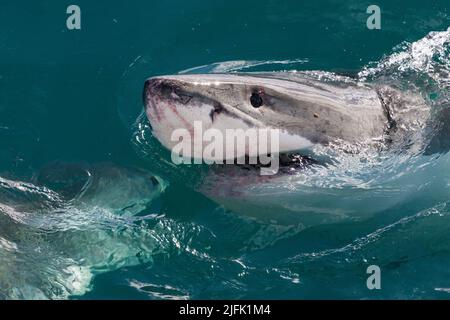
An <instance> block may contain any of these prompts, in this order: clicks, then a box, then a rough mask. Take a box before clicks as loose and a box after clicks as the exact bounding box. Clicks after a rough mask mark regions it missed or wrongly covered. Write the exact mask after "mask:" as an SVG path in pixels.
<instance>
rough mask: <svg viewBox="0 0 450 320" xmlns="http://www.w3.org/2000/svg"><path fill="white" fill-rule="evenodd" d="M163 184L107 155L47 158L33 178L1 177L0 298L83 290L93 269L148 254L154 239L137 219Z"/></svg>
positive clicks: (56, 295)
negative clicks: (93, 160)
mask: <svg viewBox="0 0 450 320" xmlns="http://www.w3.org/2000/svg"><path fill="white" fill-rule="evenodd" d="M164 188H165V185H164V182H163V181H162V180H160V179H159V178H158V177H156V176H154V175H152V174H151V173H149V172H147V171H145V170H141V169H135V168H128V167H121V166H117V165H114V164H110V163H100V164H95V165H87V164H79V163H61V162H57V163H52V164H50V165H47V166H46V167H44V168H42V170H40V171H39V172H38V173H37V174H36V176H35V177H34V181H33V183H31V182H23V181H16V180H8V179H4V178H2V177H0V261H1V262H2V263H1V264H0V300H2V299H62V298H68V297H69V296H71V295H82V294H84V293H86V292H87V291H88V290H89V288H90V284H91V280H92V279H93V277H94V276H95V275H97V274H99V273H104V272H107V271H111V270H116V269H118V268H120V267H123V266H133V265H138V264H140V263H143V262H146V261H149V260H150V259H151V256H152V253H153V250H157V248H158V242H157V241H154V238H153V237H152V236H151V233H152V230H147V229H146V228H143V227H142V225H141V224H142V223H145V221H148V220H149V219H147V218H148V217H149V213H148V211H149V210H153V209H152V205H153V202H154V200H156V199H157V198H158V197H159V195H160V194H161V192H163V190H164ZM146 208H147V209H148V210H146ZM155 210H156V209H155ZM142 212H145V217H140V216H139V214H142Z"/></svg>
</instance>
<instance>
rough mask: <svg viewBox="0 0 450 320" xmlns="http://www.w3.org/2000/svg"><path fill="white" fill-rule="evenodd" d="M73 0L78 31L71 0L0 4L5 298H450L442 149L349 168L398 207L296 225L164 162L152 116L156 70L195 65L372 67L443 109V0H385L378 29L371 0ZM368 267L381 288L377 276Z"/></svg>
mask: <svg viewBox="0 0 450 320" xmlns="http://www.w3.org/2000/svg"><path fill="white" fill-rule="evenodd" d="M76 2H77V4H78V5H79V6H80V8H81V26H82V28H81V30H76V31H69V30H68V29H67V28H66V18H67V14H66V8H67V6H68V5H70V4H72V2H67V1H57V2H56V1H44V0H42V1H39V2H37V1H36V2H28V3H26V2H17V1H3V3H2V4H1V10H0V61H1V63H0V298H6V299H8V298H28V299H30V298H37V299H44V298H52V299H64V298H73V299H105V298H114V299H166V298H167V299H188V298H190V299H200V298H204V299H211V298H226V299H228V298H230V299H237V298H258V299H259V298H270V299H274V298H276V299H283V298H286V299H305V298H339V299H341V298H344V299H346V298H356V299H370V298H389V299H396V298H442V299H447V298H449V297H450V296H449V291H450V289H448V288H450V269H449V265H450V253H449V249H450V209H449V203H448V201H449V197H448V194H449V191H450V189H449V181H450V176H449V174H448V167H449V161H450V158H449V156H448V154H442V155H436V156H432V157H426V156H423V155H421V156H419V157H415V158H410V157H400V159H398V158H395V161H396V162H397V163H394V164H392V163H388V162H382V163H381V168H382V169H383V168H385V169H384V170H382V169H380V166H378V167H376V166H374V168H371V167H367V166H363V168H362V169H363V170H358V168H360V167H359V166H358V165H355V166H353V167H352V166H349V168H348V170H347V171H344V172H345V173H346V177H351V178H352V179H354V180H352V181H356V182H355V183H354V188H355V189H358V188H364V186H365V185H366V183H368V181H372V182H373V181H375V185H376V187H379V189H377V190H381V191H380V193H381V194H382V195H381V196H380V197H378V198H377V199H378V200H377V201H381V202H385V203H387V204H388V205H387V206H386V208H383V209H382V210H381V209H380V210H379V212H377V214H376V216H374V217H371V218H368V219H367V220H364V221H349V222H345V223H339V224H334V225H323V226H317V227H314V228H308V229H302V228H300V227H298V226H297V225H276V224H273V223H270V222H267V221H258V220H254V219H251V218H249V217H247V216H246V215H242V214H237V213H234V212H230V211H227V210H225V209H223V208H222V207H220V206H219V205H217V204H216V203H214V202H212V201H210V200H208V199H207V198H206V197H205V196H203V195H202V194H201V193H199V192H197V191H196V190H193V189H192V188H190V183H189V182H188V181H187V180H185V179H181V178H177V172H169V173H168V172H167V170H166V169H165V168H163V167H162V165H161V162H162V161H160V160H161V159H160V157H163V155H160V154H159V153H156V151H155V150H158V143H157V141H155V140H154V139H152V137H151V134H150V133H149V130H148V123H147V122H146V121H145V119H143V118H142V117H141V116H140V115H141V112H142V88H143V83H144V80H145V79H146V78H148V77H150V76H154V75H160V74H173V73H178V72H180V71H182V70H187V69H190V68H193V67H197V66H206V67H203V68H201V69H197V71H198V70H200V71H203V72H206V71H208V72H209V71H211V70H213V69H214V68H215V67H217V66H219V67H220V68H222V70H225V71H254V70H256V71H261V70H264V71H274V70H277V71H278V70H293V69H295V70H326V71H336V72H345V73H347V74H353V75H355V74H357V73H358V72H359V71H361V70H363V69H364V70H365V72H363V73H361V74H360V77H364V78H366V79H367V80H368V81H377V80H380V79H383V76H385V77H388V78H401V79H402V81H404V83H406V84H410V85H411V84H412V85H414V86H417V87H420V90H421V92H424V93H426V94H427V95H428V96H429V97H430V99H431V100H433V101H435V102H433V103H434V104H436V105H438V106H443V107H445V106H448V105H449V102H448V101H449V100H448V92H449V90H448V88H449V87H448V85H449V83H448V78H449V77H448V75H449V73H448V71H449V65H450V61H449V52H450V51H449V48H448V47H449V45H448V43H449V42H448V37H449V35H448V32H445V31H446V30H447V28H449V26H450V13H449V7H448V1H427V2H422V1H396V2H393V1H382V2H380V1H378V2H377V3H376V4H378V5H379V6H380V7H381V18H382V25H381V30H368V29H367V28H366V19H367V17H368V14H367V13H366V8H367V7H368V5H370V4H372V3H371V2H368V1H329V0H328V1H311V2H309V1H302V2H300V1H284V2H283V3H280V2H279V1H245V2H244V1H208V2H205V1H197V0H191V1H175V0H174V1H164V2H163V1H137V0H136V1H129V2H126V3H125V2H124V3H120V4H119V3H113V2H112V1H95V3H94V2H93V1H81V0H78V1H76ZM433 31H434V32H439V33H432V34H430V35H429V33H430V32H433ZM427 35H428V39H429V40H428V41H427ZM421 39H424V40H423V41H422V42H418V41H420V40H421ZM442 39H444V41H443V42H442V41H441V40H442ZM445 39H447V40H446V42H445ZM414 44H416V45H414ZM382 59H384V60H383V61H385V62H386V63H385V64H381V65H377V63H376V62H377V61H380V60H382ZM421 59H422V60H421ZM224 61H241V62H240V63H239V64H238V65H237V67H236V64H234V66H235V67H233V68H230V65H229V64H228V65H227V64H225V65H224V64H219V65H213V64H214V63H219V62H224ZM191 72H192V71H191ZM194 72H195V71H194ZM384 165H386V166H384ZM372 169H373V170H372ZM195 170H196V169H192V171H188V173H189V174H190V175H191V176H195V175H196V171H195ZM341 173H342V172H341ZM154 176H155V177H154ZM329 177H330V176H327V177H326V178H329ZM397 178H398V179H397ZM155 179H156V180H155ZM324 179H325V178H324ZM377 179H378V180H377ZM324 181H325V182H327V183H328V182H329V180H324ZM333 181H334V180H333ZM346 181H347V180H346ZM322 182H323V181H322ZM347 182H348V181H347ZM330 183H331V182H330ZM325 185H326V183H325ZM321 190H322V191H323V188H322V189H321ZM358 190H359V189H358ZM356 194H358V193H357V191H355V197H356ZM350 198H351V197H350ZM300 199H301V198H299V201H300ZM380 199H381V200H380ZM326 205H327V206H328V208H331V209H333V208H335V206H336V203H333V202H329V203H326ZM373 205H374V204H373V203H371V202H370V201H368V203H367V207H369V206H373ZM312 214H314V212H312ZM372 264H375V265H379V266H380V268H381V270H382V289H381V290H374V291H370V290H368V289H367V287H366V279H367V277H368V275H367V274H366V269H367V267H368V266H369V265H372Z"/></svg>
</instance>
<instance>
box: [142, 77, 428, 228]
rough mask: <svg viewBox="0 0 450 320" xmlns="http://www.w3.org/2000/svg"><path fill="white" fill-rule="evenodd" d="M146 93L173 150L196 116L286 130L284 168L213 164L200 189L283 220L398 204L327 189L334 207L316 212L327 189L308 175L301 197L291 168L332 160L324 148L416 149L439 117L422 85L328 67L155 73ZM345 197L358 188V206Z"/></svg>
mask: <svg viewBox="0 0 450 320" xmlns="http://www.w3.org/2000/svg"><path fill="white" fill-rule="evenodd" d="M144 101H145V106H146V114H147V117H148V120H149V122H150V125H151V128H152V131H153V135H154V136H155V137H156V138H157V139H158V140H159V141H160V142H161V144H162V145H163V146H164V147H165V148H167V149H169V150H172V149H173V148H175V147H176V146H177V144H179V143H180V141H177V140H174V139H173V136H172V133H173V132H174V130H177V129H180V128H183V129H185V130H187V131H188V132H191V133H192V132H193V131H194V130H195V129H194V122H196V121H197V122H201V124H202V126H203V129H204V130H205V129H215V130H216V131H219V132H222V133H223V134H225V131H226V130H227V129H242V130H247V129H252V128H256V129H261V128H263V129H277V130H279V132H280V136H279V140H280V141H279V158H280V165H281V169H280V170H279V172H278V174H277V175H275V176H271V177H263V176H261V175H259V174H258V172H257V171H254V170H252V168H254V166H245V165H244V166H242V165H241V166H238V165H213V166H211V172H210V174H209V177H208V178H207V179H205V180H204V181H203V182H202V184H201V186H200V187H199V190H200V191H201V192H203V193H204V194H206V195H207V196H209V197H210V198H212V199H213V200H215V201H217V202H219V203H221V204H223V205H225V206H226V207H228V208H230V209H232V210H234V211H238V212H245V213H251V215H254V216H257V217H259V218H261V217H263V216H264V215H267V216H268V217H269V219H271V220H273V216H275V220H277V221H281V220H288V221H289V220H290V219H292V218H293V217H296V218H297V219H298V220H297V219H296V221H300V222H301V223H303V224H305V225H314V224H317V223H326V222H332V221H339V220H341V218H342V217H344V218H348V217H354V216H358V217H361V216H365V215H366V213H369V211H375V210H380V209H383V207H386V206H389V205H392V204H390V203H388V202H386V201H382V200H381V201H379V203H378V204H377V205H375V206H373V207H370V208H368V207H367V203H366V202H365V201H366V200H367V199H366V198H365V197H370V198H372V199H373V195H370V196H369V195H366V196H364V195H362V194H358V191H355V190H350V192H347V193H345V192H344V193H343V192H337V193H336V194H335V193H334V191H333V190H328V191H327V194H326V196H329V199H330V200H329V201H334V202H335V203H336V208H335V210H333V212H330V211H329V209H328V210H327V211H326V212H325V211H324V212H323V214H315V215H314V216H312V215H311V214H310V212H311V211H314V212H320V207H321V206H324V207H327V204H326V203H325V202H326V201H324V199H326V196H325V195H324V194H314V193H312V194H311V193H310V194H309V195H307V194H308V190H309V189H308V186H307V185H304V186H301V187H300V189H301V190H299V192H304V193H305V194H304V196H305V197H303V198H302V197H299V195H298V194H293V193H292V192H291V193H289V192H283V190H282V189H283V188H284V187H286V186H288V188H289V187H290V188H292V185H291V184H292V183H291V182H289V181H290V179H291V178H290V177H291V176H292V175H293V174H295V173H296V172H298V171H299V169H302V170H305V169H309V170H310V169H312V171H310V172H309V174H311V175H312V174H314V172H313V171H314V168H318V167H320V166H326V165H327V163H330V162H333V161H335V159H332V158H329V157H328V158H327V156H324V154H325V153H327V152H325V153H324V152H322V153H321V154H320V153H317V152H316V151H317V149H319V150H328V151H330V150H331V151H333V150H338V151H339V152H344V153H350V154H358V153H360V152H362V150H367V149H370V150H375V151H380V150H385V149H392V150H400V149H402V150H403V149H408V150H409V152H412V153H418V152H421V151H423V150H424V149H426V148H427V146H428V143H429V141H428V140H427V139H426V137H427V132H428V131H431V130H430V128H432V127H433V125H432V123H433V121H432V120H433V119H432V115H431V110H430V107H429V105H428V104H427V103H426V101H425V99H424V98H423V97H422V96H421V95H419V94H417V93H414V92H409V91H404V90H399V89H396V88H394V87H390V86H386V85H369V84H365V83H361V82H358V81H356V80H354V79H351V78H348V77H343V76H337V75H335V74H331V73H326V72H297V73H268V74H262V73H252V74H206V75H175V76H163V77H155V78H151V79H149V80H147V82H146V84H145V89H144ZM412 141H414V142H413V143H412ZM188 143H192V142H191V141H189V142H188ZM331 153H332V152H331ZM328 154H330V152H328ZM224 160H225V159H224ZM295 187H296V188H299V185H298V183H297V184H296V186H295ZM274 196H276V199H277V201H276V202H275V201H274V200H273V199H274ZM345 197H350V198H354V197H357V198H358V197H359V199H361V207H358V206H357V205H355V201H346V199H345ZM316 199H317V200H316ZM346 202H348V203H351V204H352V207H348V206H347V205H346ZM328 207H329V206H328Z"/></svg>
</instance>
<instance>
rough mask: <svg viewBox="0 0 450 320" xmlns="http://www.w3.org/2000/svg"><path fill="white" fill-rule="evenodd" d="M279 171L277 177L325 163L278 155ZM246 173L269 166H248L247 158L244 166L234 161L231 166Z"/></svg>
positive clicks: (299, 155) (298, 155)
mask: <svg viewBox="0 0 450 320" xmlns="http://www.w3.org/2000/svg"><path fill="white" fill-rule="evenodd" d="M278 163H279V169H278V173H277V175H280V174H282V175H284V174H291V175H292V174H295V173H296V172H299V171H301V170H304V169H307V168H310V167H313V166H325V165H326V163H325V162H322V161H319V160H317V159H314V158H312V157H311V156H308V155H302V154H300V153H296V152H289V153H280V154H279V155H278ZM227 165H230V164H221V165H217V166H219V167H223V166H227ZM231 165H232V166H234V167H237V168H239V169H241V170H243V171H246V172H248V173H251V172H253V171H254V172H260V170H261V168H268V167H270V164H262V163H260V162H259V161H258V163H256V164H250V161H249V158H248V157H246V158H245V161H244V164H242V163H239V162H238V160H237V159H234V163H233V164H231Z"/></svg>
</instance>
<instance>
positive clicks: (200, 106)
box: [144, 74, 385, 158]
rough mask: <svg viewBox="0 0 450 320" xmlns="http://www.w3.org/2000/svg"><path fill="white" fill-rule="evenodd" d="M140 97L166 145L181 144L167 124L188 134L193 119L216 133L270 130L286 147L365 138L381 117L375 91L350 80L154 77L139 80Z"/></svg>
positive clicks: (259, 76) (290, 149) (377, 132)
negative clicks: (339, 82) (141, 86)
mask: <svg viewBox="0 0 450 320" xmlns="http://www.w3.org/2000/svg"><path fill="white" fill-rule="evenodd" d="M144 103H145V107H146V114H147V117H148V119H149V121H150V124H151V127H152V130H153V135H154V136H155V137H156V138H157V139H158V140H159V141H160V142H161V144H162V145H163V146H165V147H166V148H168V149H173V148H174V147H175V146H176V145H177V144H179V143H180V141H179V140H180V139H178V138H176V137H175V138H174V135H173V133H174V131H176V130H177V129H183V130H185V131H186V132H189V133H190V134H191V135H194V134H195V129H196V125H197V126H201V129H202V130H203V131H205V130H208V129H213V130H215V132H220V133H222V134H223V136H226V130H229V129H234V130H244V131H246V130H248V129H257V130H259V129H267V130H274V129H276V130H277V131H278V133H279V136H278V140H279V141H278V142H279V145H278V149H279V152H280V153H286V152H293V151H299V150H307V149H310V148H312V147H313V146H314V145H316V144H327V143H329V142H331V141H334V140H335V139H342V140H346V141H349V142H355V141H360V140H363V139H365V138H367V139H369V138H372V137H374V136H377V135H381V134H382V130H383V127H384V124H383V123H384V121H385V117H384V114H383V111H382V108H381V105H380V101H379V100H378V97H377V95H376V93H375V91H373V90H371V89H369V88H365V87H358V86H357V85H355V84H352V83H350V84H344V85H329V84H326V83H322V82H320V81H315V80H314V79H311V78H308V77H306V76H304V77H302V76H296V77H290V78H286V77H284V78H280V77H277V76H275V74H274V75H267V74H204V75H173V76H161V77H154V78H150V79H148V80H147V81H146V83H145V89H144ZM354 106H357V107H358V108H352V107H354ZM241 132H243V131H241ZM188 143H189V144H192V141H189V142H188ZM205 143H207V141H206V142H205ZM227 143H228V142H227ZM246 143H250V142H249V141H247V142H246ZM249 147H250V146H249V145H247V146H245V150H248V149H249ZM223 157H224V158H226V156H225V155H224V156H223Z"/></svg>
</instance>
